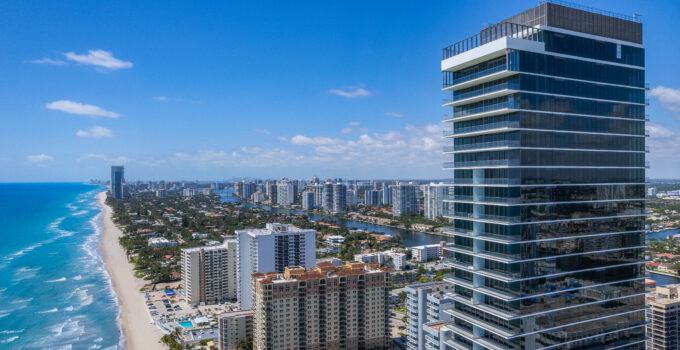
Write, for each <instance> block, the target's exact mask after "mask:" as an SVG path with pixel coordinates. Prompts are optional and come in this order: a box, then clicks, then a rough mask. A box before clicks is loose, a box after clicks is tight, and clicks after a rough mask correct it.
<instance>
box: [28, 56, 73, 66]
mask: <svg viewBox="0 0 680 350" xmlns="http://www.w3.org/2000/svg"><path fill="white" fill-rule="evenodd" d="M30 62H31V63H35V64H51V65H53V66H61V65H64V64H66V62H65V61H62V60H53V59H51V58H47V57H45V58H41V59H37V60H32V61H30Z"/></svg>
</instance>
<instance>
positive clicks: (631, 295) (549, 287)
mask: <svg viewBox="0 0 680 350" xmlns="http://www.w3.org/2000/svg"><path fill="white" fill-rule="evenodd" d="M441 68H442V71H443V83H444V90H445V91H447V92H450V95H449V101H448V102H447V103H446V104H445V106H446V107H448V108H451V112H452V113H451V115H450V116H448V117H447V118H446V120H445V122H449V123H450V124H447V125H448V128H449V129H448V130H446V131H445V136H447V137H449V138H450V145H449V146H448V147H446V148H445V153H448V154H450V155H451V157H452V158H453V161H452V162H450V163H446V164H445V166H444V168H445V169H449V170H452V172H453V181H454V184H455V186H454V193H453V198H452V199H451V200H450V201H448V202H447V208H446V210H447V216H448V217H449V218H451V219H454V224H453V227H452V228H451V229H450V230H449V233H450V234H452V235H454V236H455V242H454V243H453V244H452V245H450V246H448V247H446V248H445V251H444V254H445V258H446V259H447V260H446V261H447V262H448V264H450V266H451V267H452V268H453V269H454V271H453V273H452V274H451V275H449V276H448V277H447V280H448V281H450V282H452V283H453V284H454V285H455V289H454V292H453V298H454V301H455V302H454V307H453V308H451V309H450V310H449V313H450V314H451V315H452V316H453V321H452V322H450V323H449V324H448V325H447V327H448V328H449V329H450V330H451V331H452V337H451V339H449V340H448V342H449V343H450V344H453V345H455V347H456V348H457V349H481V348H502V349H604V348H607V349H613V348H624V347H625V349H642V348H644V341H645V336H644V327H645V305H644V293H645V287H644V265H643V264H644V245H645V241H644V220H645V204H644V197H645V193H644V189H645V186H644V181H645V131H644V128H645V119H646V117H645V105H646V104H645V84H644V77H645V65H644V46H643V45H642V24H641V23H640V22H639V21H638V20H637V18H634V17H626V16H622V15H616V14H613V13H610V12H599V11H596V10H587V11H586V10H583V9H578V8H573V7H570V6H569V5H563V4H562V3H557V2H552V1H546V2H544V3H542V4H540V5H539V6H538V7H535V8H532V9H529V10H527V11H525V12H522V13H520V14H518V15H516V16H513V17H511V18H509V19H507V20H505V21H503V22H501V23H499V24H496V25H493V26H490V27H488V28H485V29H483V30H482V31H481V32H480V33H479V34H477V35H475V36H473V37H471V38H468V39H465V40H463V41H461V42H459V43H456V44H453V45H451V46H450V47H447V48H445V49H444V52H443V58H442V62H441Z"/></svg>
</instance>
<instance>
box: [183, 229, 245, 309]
mask: <svg viewBox="0 0 680 350" xmlns="http://www.w3.org/2000/svg"><path fill="white" fill-rule="evenodd" d="M237 244H238V242H237V241H236V239H235V238H229V239H227V240H225V241H224V243H223V244H221V245H215V246H207V247H195V248H187V249H182V255H181V260H180V266H181V268H182V288H183V289H184V293H185V298H186V301H187V303H189V304H192V305H193V304H200V303H205V304H216V303H219V302H223V301H231V300H234V299H236V296H237V270H236V257H237V254H236V252H237Z"/></svg>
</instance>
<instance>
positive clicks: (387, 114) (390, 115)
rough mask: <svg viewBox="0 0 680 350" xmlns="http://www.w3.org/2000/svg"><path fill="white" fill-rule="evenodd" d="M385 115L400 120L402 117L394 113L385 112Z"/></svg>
mask: <svg viewBox="0 0 680 350" xmlns="http://www.w3.org/2000/svg"><path fill="white" fill-rule="evenodd" d="M385 115H386V116H388V117H394V118H401V117H403V116H404V115H402V114H399V113H396V112H387V113H385Z"/></svg>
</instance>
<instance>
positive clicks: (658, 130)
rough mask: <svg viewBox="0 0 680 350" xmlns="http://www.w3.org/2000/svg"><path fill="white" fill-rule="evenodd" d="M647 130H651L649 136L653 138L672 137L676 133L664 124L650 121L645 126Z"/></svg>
mask: <svg viewBox="0 0 680 350" xmlns="http://www.w3.org/2000/svg"><path fill="white" fill-rule="evenodd" d="M645 129H647V131H649V137H653V138H665V137H671V136H673V135H674V132H673V131H671V130H670V129H668V128H667V127H665V126H664V125H662V124H657V123H648V124H647V126H646V127H645Z"/></svg>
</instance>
